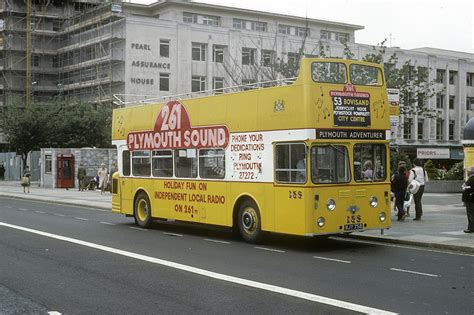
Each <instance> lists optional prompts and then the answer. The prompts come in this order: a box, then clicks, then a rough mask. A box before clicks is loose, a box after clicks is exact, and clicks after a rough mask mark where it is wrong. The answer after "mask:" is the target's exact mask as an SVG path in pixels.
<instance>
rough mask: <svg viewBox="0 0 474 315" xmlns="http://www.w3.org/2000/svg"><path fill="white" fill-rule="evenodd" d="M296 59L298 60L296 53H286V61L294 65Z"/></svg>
mask: <svg viewBox="0 0 474 315" xmlns="http://www.w3.org/2000/svg"><path fill="white" fill-rule="evenodd" d="M297 61H298V54H297V53H288V63H290V64H294V65H295V64H296V62H297Z"/></svg>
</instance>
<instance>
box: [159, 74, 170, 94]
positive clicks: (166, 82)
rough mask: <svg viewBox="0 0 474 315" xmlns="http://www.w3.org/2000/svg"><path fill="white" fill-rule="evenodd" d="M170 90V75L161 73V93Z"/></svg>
mask: <svg viewBox="0 0 474 315" xmlns="http://www.w3.org/2000/svg"><path fill="white" fill-rule="evenodd" d="M169 90H170V74H169V73H160V91H169Z"/></svg>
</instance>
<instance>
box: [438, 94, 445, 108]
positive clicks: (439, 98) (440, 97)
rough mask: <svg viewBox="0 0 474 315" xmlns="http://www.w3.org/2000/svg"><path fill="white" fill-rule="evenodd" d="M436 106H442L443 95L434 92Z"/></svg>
mask: <svg viewBox="0 0 474 315" xmlns="http://www.w3.org/2000/svg"><path fill="white" fill-rule="evenodd" d="M436 108H444V95H443V94H436Z"/></svg>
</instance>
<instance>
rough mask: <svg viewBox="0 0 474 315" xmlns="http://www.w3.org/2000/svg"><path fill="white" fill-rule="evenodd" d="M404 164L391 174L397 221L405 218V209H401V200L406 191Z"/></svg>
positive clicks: (406, 180)
mask: <svg viewBox="0 0 474 315" xmlns="http://www.w3.org/2000/svg"><path fill="white" fill-rule="evenodd" d="M406 170H407V169H406V168H405V166H400V167H399V168H398V171H397V172H396V173H395V174H394V175H393V179H392V183H391V188H392V192H393V193H394V194H395V207H396V208H397V210H398V212H397V215H398V221H403V220H405V210H404V209H403V202H404V201H405V194H406V192H407V186H408V179H407V177H406V176H405V172H406Z"/></svg>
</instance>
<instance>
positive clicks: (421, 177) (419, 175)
mask: <svg viewBox="0 0 474 315" xmlns="http://www.w3.org/2000/svg"><path fill="white" fill-rule="evenodd" d="M413 165H414V167H413V168H412V169H411V171H410V176H409V178H408V183H411V182H412V181H414V180H416V181H417V182H418V183H419V184H420V187H419V188H418V190H417V191H416V193H414V194H413V199H414V200H415V218H414V219H413V221H419V220H421V216H422V215H423V206H422V204H421V198H422V197H423V192H424V191H425V184H426V183H427V182H428V180H429V179H428V174H427V173H426V171H425V170H424V168H423V167H421V162H420V160H419V159H414V160H413Z"/></svg>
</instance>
